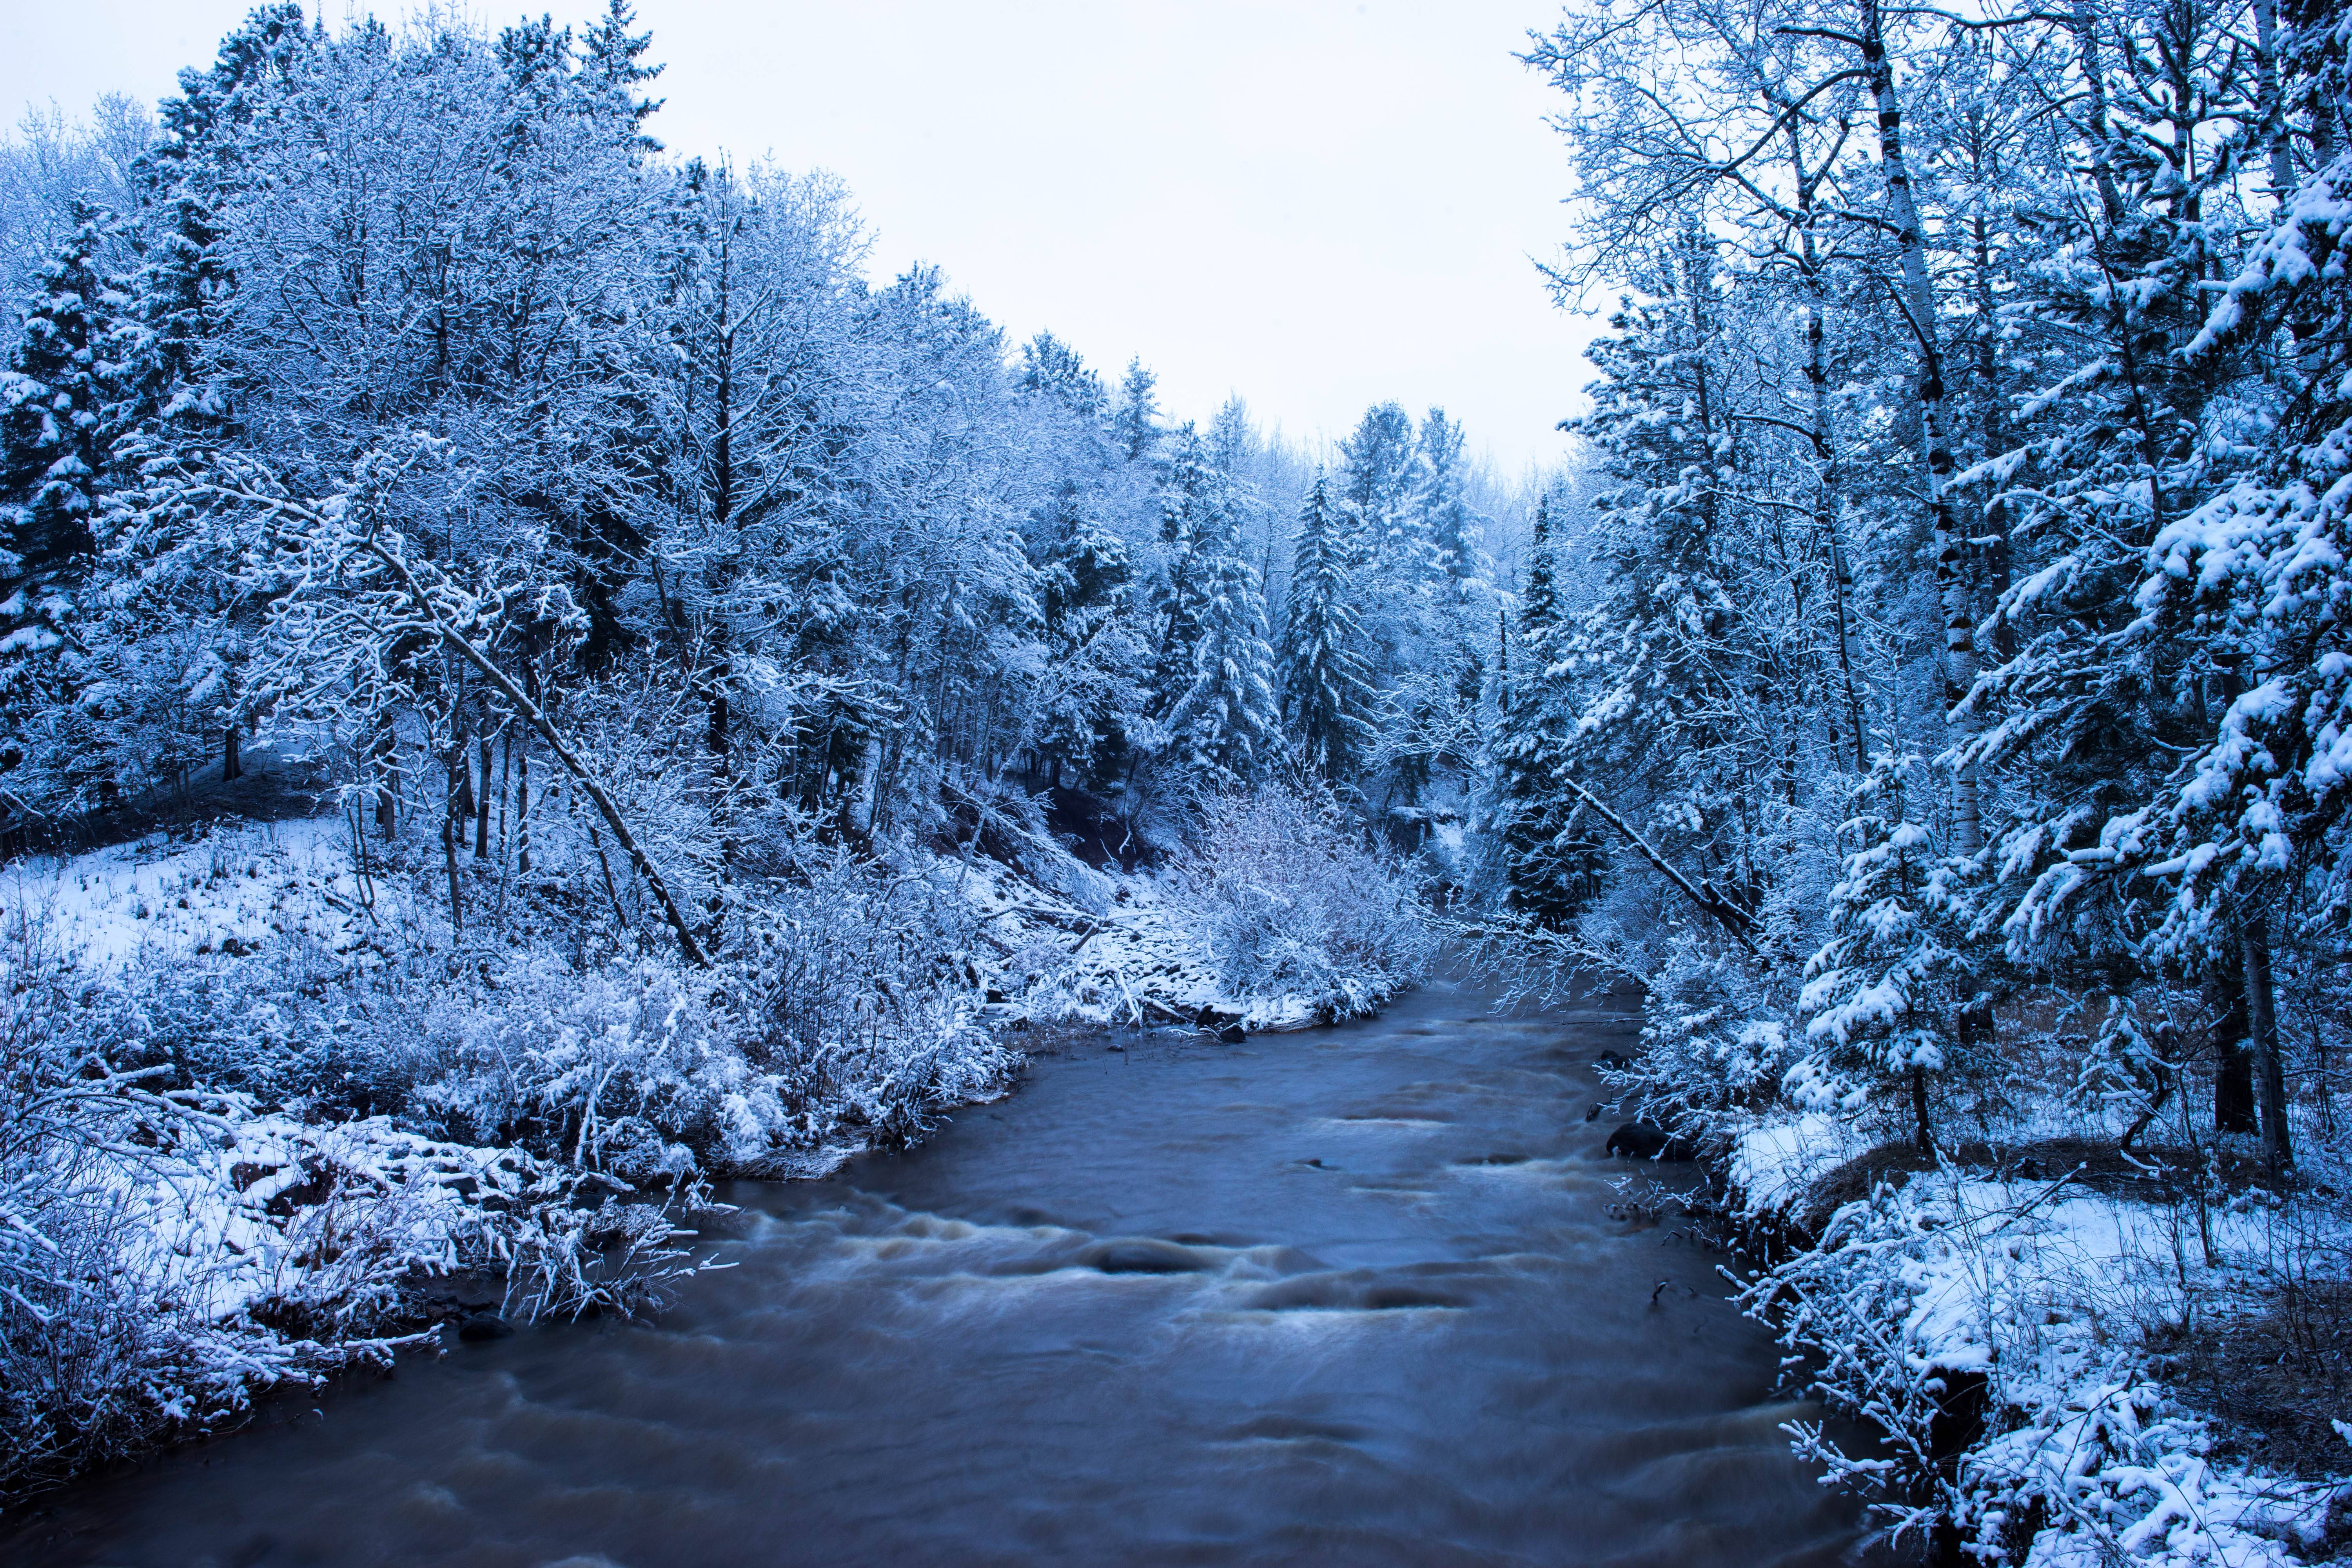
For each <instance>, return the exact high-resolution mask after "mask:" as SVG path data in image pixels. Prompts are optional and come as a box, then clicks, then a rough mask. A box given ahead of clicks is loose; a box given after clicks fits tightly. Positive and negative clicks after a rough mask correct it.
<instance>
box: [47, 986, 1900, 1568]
mask: <svg viewBox="0 0 2352 1568" xmlns="http://www.w3.org/2000/svg"><path fill="white" fill-rule="evenodd" d="M1629 1030H1630V1022H1629V1020H1628V1019H1627V1018H1626V1017H1625V1016H1624V1013H1623V1010H1622V1007H1611V1006H1608V1005H1602V1004H1592V1005H1583V1006H1580V1007H1573V1008H1570V1009H1567V1010H1564V1011H1561V1012H1556V1013H1553V1014H1550V1015H1548V1016H1523V1017H1510V1018H1497V1017H1495V1016H1490V1015H1489V1014H1488V1012H1487V1010H1486V998H1484V997H1483V996H1481V995H1478V994H1475V993H1469V992H1458V991H1455V990H1453V989H1450V988H1447V987H1444V986H1437V987H1433V988H1430V989H1428V990H1424V991H1422V992H1419V993H1417V994H1413V995H1411V996H1408V997H1406V998H1404V999H1403V1000H1402V1002H1401V1003H1400V1004H1399V1005H1397V1006H1396V1007H1395V1008H1393V1009H1392V1010H1391V1012H1390V1013H1388V1014H1387V1015H1386V1016H1383V1017H1381V1018H1380V1019H1378V1020H1375V1021H1372V1022H1370V1023H1365V1024H1358V1025H1351V1026H1346V1027H1343V1028H1338V1029H1327V1030H1319V1031H1315V1032H1311V1033H1307V1034H1303V1035H1292V1036H1264V1037H1255V1038H1253V1039H1252V1040H1250V1041H1249V1042H1248V1043H1246V1044H1244V1045H1241V1046H1235V1047H1220V1046H1216V1045H1213V1044H1208V1043H1205V1042H1204V1041H1202V1040H1201V1039H1199V1038H1198V1037H1188V1036H1182V1035H1177V1034H1158V1035H1145V1036H1140V1037H1138V1036H1131V1035H1130V1036H1127V1037H1124V1038H1125V1040H1126V1041H1127V1042H1128V1045H1129V1048H1128V1049H1126V1050H1124V1051H1112V1050H1108V1049H1107V1048H1105V1047H1103V1045H1102V1044H1101V1043H1100V1042H1099V1041H1092V1042H1085V1043H1082V1044H1078V1045H1074V1046H1070V1047H1066V1048H1064V1049H1062V1050H1060V1051H1058V1052H1056V1053H1055V1054H1053V1055H1047V1056H1041V1057H1040V1058H1038V1059H1037V1061H1036V1063H1035V1065H1034V1069H1033V1071H1032V1073H1031V1075H1030V1077H1029V1079H1028V1080H1027V1082H1026V1083H1025V1084H1024V1086H1023V1088H1022V1089H1021V1090H1020V1092H1019V1093H1017V1094H1016V1095H1014V1096H1013V1097H1011V1098H1009V1099H1007V1100H1003V1101H1001V1102H999V1103H997V1104H995V1105H992V1106H986V1107H979V1108H972V1109H968V1110H964V1111H962V1112H961V1113H960V1114H959V1115H958V1116H957V1117H956V1118H955V1120H954V1122H953V1124H952V1125H950V1127H948V1128H947V1129H946V1130H945V1131H942V1133H941V1134H940V1136H939V1137H938V1138H937V1139H936V1141H934V1142H932V1143H930V1144H929V1146H927V1147H925V1148H923V1149H921V1150H919V1151H917V1152H914V1153H912V1154H909V1155H904V1156H898V1157H876V1158H869V1159H866V1160H862V1161H859V1162H856V1163H854V1164H853V1165H851V1166H850V1167H848V1168H845V1170H844V1171H843V1172H841V1173H839V1174H838V1175H836V1176H835V1177H834V1178H833V1179H831V1180H829V1181H824V1182H818V1183H804V1184H786V1185H768V1184H756V1185H754V1184H746V1185H743V1186H740V1187H738V1188H736V1189H734V1191H733V1192H732V1193H731V1194H730V1196H731V1197H732V1199H733V1201H735V1202H736V1203H737V1204H739V1205H741V1212H740V1213H739V1214H738V1215H735V1216H734V1217H733V1218H732V1220H731V1221H730V1222H729V1223H728V1224H727V1225H726V1226H722V1227H719V1229H718V1230H717V1231H715V1232H714V1235H713V1238H712V1246H713V1249H714V1250H715V1251H717V1252H718V1253H719V1254H720V1255H722V1257H723V1258H725V1259H726V1260H728V1261H730V1262H732V1263H733V1264H735V1265H736V1267H734V1268H730V1269H726V1270H723V1271H719V1272H716V1273H711V1274H707V1275H705V1276H703V1277H701V1278H699V1279H697V1280H695V1281H694V1282H693V1283H692V1284H691V1285H690V1286H689V1288H688V1289H687V1290H686V1292H685V1294H684V1297H683V1299H682V1300H680V1301H679V1302H678V1303H677V1305H676V1306H675V1307H674V1308H673V1309H672V1310H670V1311H669V1312H667V1314H666V1315H665V1316H664V1317H663V1318H662V1319H661V1321H659V1322H658V1324H656V1325H654V1326H651V1327H646V1326H635V1327H632V1326H626V1325H617V1324H615V1325H593V1324H592V1325H583V1326H578V1327H570V1328H560V1329H544V1330H532V1331H524V1332H522V1333H520V1334H518V1335H516V1336H514V1337H513V1338H510V1339H507V1340H503V1341H499V1342H493V1343H489V1344H484V1345H471V1344H468V1345H462V1346H454V1342H453V1346H454V1348H453V1349H452V1351H451V1352H450V1353H449V1354H448V1355H447V1356H446V1357H444V1358H441V1359H437V1360H435V1359H429V1358H418V1359H415V1360H412V1361H409V1362H407V1363H404V1364H403V1365H402V1367H401V1369H400V1370H399V1372H398V1374H397V1375H396V1376H394V1377H391V1378H386V1379H370V1380H366V1381H363V1382H358V1383H356V1384H352V1385H350V1386H346V1387H341V1388H338V1389H336V1390H334V1391H332V1392H331V1393H330V1394H328V1395H327V1396H326V1397H324V1398H322V1399H320V1400H318V1401H316V1402H315V1403H316V1408H315V1410H314V1409H311V1408H309V1407H308V1406H310V1405H311V1404H312V1403H313V1402H311V1401H298V1402H296V1403H295V1404H294V1405H280V1406H279V1407H278V1408H276V1409H274V1410H273V1412H272V1414H271V1415H270V1416H269V1417H268V1419H266V1420H263V1421H260V1422H257V1423H256V1424H255V1426H253V1427H251V1428H249V1429H247V1430H246V1431H243V1432H239V1433H236V1434H234V1435H232V1436H226V1437H222V1438H219V1439H215V1440H214V1441H212V1442H209V1443H206V1444H205V1445H202V1446H200V1447H194V1448H189V1449H184V1450H182V1451H180V1452H177V1453H175V1454H172V1455H169V1456H166V1457H164V1458H161V1459H159V1460H157V1461H155V1462H153V1463H152V1464H150V1465H148V1466H146V1467H144V1468H142V1469H140V1470H138V1471H137V1472H135V1473H131V1474H127V1475H121V1476H115V1477H110V1478H107V1479H102V1480H100V1481H97V1482H93V1483H89V1484H87V1485H85V1486H83V1487H82V1488H80V1489H77V1490H74V1491H71V1492H68V1493H65V1494H62V1495H59V1496H57V1497H53V1498H51V1499H48V1500H46V1503H45V1504H44V1505H43V1506H42V1511H41V1513H40V1514H39V1515H38V1516H37V1517H23V1516H20V1519H19V1521H17V1523H16V1530H15V1531H13V1532H0V1561H5V1562H6V1563H11V1564H18V1565H24V1568H31V1565H32V1564H36V1563H76V1564H101V1563H103V1564H121V1565H124V1568H131V1565H140V1568H146V1565H154V1568H163V1565H166V1564H169V1565H173V1568H180V1565H188V1568H195V1565H222V1568H226V1565H230V1564H235V1565H238V1568H278V1565H281V1564H289V1565H290V1564H352V1565H371V1568H372V1565H377V1564H411V1563H415V1564H424V1563H433V1564H459V1565H467V1568H473V1565H478V1568H507V1565H510V1564H511V1565H527V1564H529V1565H536V1564H549V1563H562V1564H566V1565H568V1568H585V1565H589V1564H600V1565H601V1564H621V1565H626V1568H649V1565H653V1564H667V1563H692V1564H706V1563H707V1564H733V1563H744V1564H754V1563H757V1564H834V1563H839V1564H884V1563H890V1564H900V1563H957V1564H997V1563H1003V1564H1013V1563H1022V1564H1026V1563H1089V1564H1091V1563H1104V1564H1111V1563H1117V1564H1130V1563H1133V1564H1159V1563H1168V1564H1174V1563H1218V1564H1223V1563H1334V1564H1390V1563H1395V1564H1415V1565H1420V1564H1472V1563H1482V1564H1491V1563H1515V1564H1516V1563H1527V1564H1536V1563H1578V1564H1585V1563H1592V1564H1601V1563H1607V1564H1624V1565H1629V1568H1630V1565H1632V1564H1658V1565H1662V1568H1663V1565H1666V1564H1673V1565H1675V1568H1704V1565H1707V1564H1717V1563H1720V1564H1738V1565H1739V1568H1764V1565H1767V1564H1790V1565H1794V1564H1811V1563H1822V1564H1826V1563H1836V1562H1839V1561H1841V1560H1842V1559H1843V1558H1844V1557H1845V1556H1846V1554H1847V1553H1848V1552H1850V1551H1851V1550H1852V1549H1853V1542H1854V1541H1855V1540H1856V1537H1857V1528H1856V1525H1855V1521H1854V1517H1853V1510H1851V1508H1850V1507H1848V1506H1846V1505H1844V1504H1842V1503H1841V1502H1839V1501H1838V1500H1835V1499H1834V1498H1832V1497H1831V1496H1829V1495H1828V1494H1826V1493H1825V1492H1824V1491H1823V1490H1822V1488H1821V1487H1820V1486H1819V1485H1818V1484H1817V1483H1816V1481H1815V1480H1814V1479H1813V1477H1812V1476H1811V1474H1810V1473H1809V1472H1808V1471H1806V1470H1805V1469H1804V1468H1801V1466H1799V1465H1798V1464H1797V1463H1796V1462H1795V1461H1794V1460H1793V1459H1792V1458H1790V1455H1789V1452H1788V1446H1787V1439H1786V1438H1785V1436H1783V1435H1782V1434H1781V1432H1780V1430H1779V1427H1780V1423H1781V1422H1783V1421H1786V1420H1789V1419H1790V1418H1791V1417H1795V1416H1802V1415H1810V1414H1811V1412H1810V1410H1809V1409H1808V1408H1807V1407H1805V1406H1802V1405H1791V1404H1789V1403H1785V1402H1780V1401H1776V1400H1775V1399H1774V1398H1773V1395H1772V1392H1771V1388H1772V1381H1773V1373H1774V1367H1775V1363H1776V1359H1777V1358H1776V1352H1775V1348H1774V1346H1773V1345H1772V1343H1771V1342H1770V1340H1769V1338H1768V1337H1767V1336H1766V1334H1765V1333H1764V1332H1763V1331H1762V1330H1760V1329H1759V1328H1758V1327H1757V1326H1756V1325H1755V1324H1753V1323H1751V1322H1748V1321H1746V1320H1744V1319H1742V1318H1741V1317H1740V1316H1739V1315H1738V1313H1737V1312H1736V1311H1735V1310H1733V1309H1732V1307H1731V1306H1730V1305H1729V1304H1728V1303H1727V1301H1726V1300H1724V1292H1725V1288H1724V1286H1723V1285H1722V1283H1721V1281H1720V1280H1719V1279H1717V1276H1716V1274H1715V1269H1716V1267H1717V1264H1718V1263H1719V1262H1720V1261H1722V1259H1721V1258H1720V1257H1719V1256H1718V1255H1717V1254H1714V1253H1710V1252H1708V1251H1706V1250H1705V1249H1704V1248H1702V1247H1696V1246H1693V1245H1690V1244H1689V1243H1687V1242H1686V1241H1684V1240H1681V1239H1678V1238H1677V1237H1675V1235H1674V1234H1673V1232H1672V1229H1671V1227H1670V1226H1668V1227H1658V1226H1652V1227H1647V1228H1637V1227H1635V1226H1630V1225H1628V1224H1627V1223H1625V1222H1623V1221H1621V1220H1618V1219H1615V1218H1612V1217H1611V1215H1609V1214H1608V1213H1607V1212H1605V1205H1608V1204H1609V1203H1610V1202H1611V1201H1612V1199H1615V1198H1616V1197H1617V1196H1618V1195H1619V1194H1617V1193H1615V1192H1614V1191H1613V1190H1612V1182H1613V1181H1616V1180H1621V1179H1622V1178H1623V1176H1624V1175H1625V1173H1626V1171H1627V1167H1626V1166H1625V1165H1624V1164H1623V1163H1618V1162H1612V1161H1609V1160H1607V1159H1605V1158H1604V1157H1603V1156H1602V1153H1601V1142H1602V1140H1603V1139H1604V1138H1605V1136H1606V1135H1607V1133H1608V1131H1609V1130H1610V1127H1611V1125H1612V1123H1611V1121H1609V1120H1608V1119H1607V1118H1603V1119H1602V1120H1601V1121H1595V1122H1590V1123H1588V1122H1587V1121H1585V1120H1584V1111H1585V1109H1586V1107H1587V1106H1588V1105H1589V1104H1590V1103H1591V1100H1592V1099H1593V1096H1594V1090H1593V1082H1594V1080H1593V1077H1592V1072H1591V1061H1592V1059H1593V1058H1594V1057H1596V1056H1597V1055H1599V1054H1600V1052H1601V1051H1602V1050H1604V1049H1607V1048H1610V1047H1612V1046H1620V1047H1622V1044H1623V1041H1624V1040H1625V1038H1626V1037H1627V1036H1628V1033H1629ZM1686 1169H1687V1167H1685V1170H1686Z"/></svg>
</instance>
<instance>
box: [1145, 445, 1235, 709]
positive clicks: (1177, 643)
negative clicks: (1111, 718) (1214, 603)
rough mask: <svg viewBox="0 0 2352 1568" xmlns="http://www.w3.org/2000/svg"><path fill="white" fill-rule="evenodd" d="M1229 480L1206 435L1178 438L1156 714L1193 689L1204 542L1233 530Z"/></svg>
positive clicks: (1169, 490)
mask: <svg viewBox="0 0 2352 1568" xmlns="http://www.w3.org/2000/svg"><path fill="white" fill-rule="evenodd" d="M1227 500H1228V486H1227V483H1226V480H1225V478H1224V476H1223V474H1221V473H1219V472H1218V471H1217V469H1216V468H1215V467H1214V465H1213V464H1212V463H1211V462H1210V460H1209V452H1208V447H1206V445H1205V444H1203V443H1202V440H1201V437H1200V433H1199V432H1198V431H1196V430H1194V429H1193V428H1192V426H1191V425H1190V424H1187V425H1186V426H1184V427H1183V428H1182V429H1181V430H1179V431H1178V432H1177V433H1176V436H1175V439H1174V449H1173V450H1172V451H1171V453H1170V455H1169V461H1168V477H1167V479H1166V481H1165V483H1164V484H1163V485H1162V486H1161V488H1160V575H1159V579H1158V582H1157V583H1156V584H1155V585H1154V588H1153V594H1152V605H1151V609H1152V623H1153V629H1154V639H1155V652H1154V654H1153V658H1152V669H1151V691H1152V698H1153V702H1152V709H1153V711H1154V712H1155V713H1156V714H1159V715H1160V716H1162V717H1165V716H1166V715H1167V714H1169V713H1170V712H1172V711H1173V710H1174V709H1175V707H1176V705H1177V703H1179V702H1180V701H1181V700H1182V699H1183V696H1184V693H1185V692H1186V691H1188V690H1190V689H1192V654H1193V649H1194V648H1195V647H1198V646H1199V643H1200V639H1201V626H1202V608H1203V606H1204V605H1205V604H1206V603H1207V599H1208V594H1209V558H1208V557H1206V556H1204V555H1203V554H1202V542H1203V541H1204V540H1213V539H1215V538H1216V537H1217V536H1218V535H1219V534H1221V533H1222V532H1223V531H1225V530H1226V529H1227V527H1228V526H1229V525H1230V520H1229V519H1228V518H1226V517H1225V516H1224V515H1223V514H1224V513H1225V511H1226V510H1227Z"/></svg>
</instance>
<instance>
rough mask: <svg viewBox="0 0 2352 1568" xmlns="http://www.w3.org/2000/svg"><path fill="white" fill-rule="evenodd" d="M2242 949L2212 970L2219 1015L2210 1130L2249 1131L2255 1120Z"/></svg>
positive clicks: (2214, 1036)
mask: <svg viewBox="0 0 2352 1568" xmlns="http://www.w3.org/2000/svg"><path fill="white" fill-rule="evenodd" d="M2244 962H2245V956H2244V953H2243V952H2234V953H2231V954H2229V955H2228V956H2227V957H2225V958H2224V959H2223V960H2222V961H2221V963H2220V965H2219V966H2218V967H2216V969H2215V970H2214V973H2213V986H2214V989H2215V990H2216V991H2217V992H2219V993H2220V994H2221V1008H2222V1011H2221V1021H2220V1022H2219V1023H2217V1024H2215V1025H2214V1026H2213V1054H2214V1062H2213V1131H2216V1132H2252V1131H2254V1128H2255V1121H2254V1059H2253V1057H2252V1054H2251V1053H2250V1052H2248V1050H2247V1049H2246V1036H2247V1033H2248V1030H2247V1026H2246V985H2245V979H2244V976H2243V974H2242V973H2241V968H2240V966H2241V965H2242V964H2243V963H2244Z"/></svg>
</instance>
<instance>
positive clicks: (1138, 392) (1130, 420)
mask: <svg viewBox="0 0 2352 1568" xmlns="http://www.w3.org/2000/svg"><path fill="white" fill-rule="evenodd" d="M1159 384H1160V380H1159V377H1157V376H1155V375H1153V374H1151V373H1150V371H1148V370H1146V369H1144V368H1143V361H1142V360H1141V359H1139V358H1138V359H1130V360H1129V361H1128V362H1127V374H1125V375H1124V376H1122V377H1120V378H1119V384H1118V401H1117V402H1116V403H1115V404H1114V405H1112V408H1111V416H1110V434H1111V440H1112V441H1113V442H1114V443H1115V444H1116V445H1117V446H1118V449H1119V452H1120V454H1121V455H1122V456H1124V457H1125V458H1127V460H1128V461H1129V462H1130V463H1140V462H1144V461H1147V460H1148V459H1150V458H1151V457H1152V456H1153V454H1154V453H1156V452H1157V451H1158V450H1159V448H1160V403H1159V400H1158V398H1157V396H1156V395H1155V389H1156V388H1157V387H1158V386H1159Z"/></svg>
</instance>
